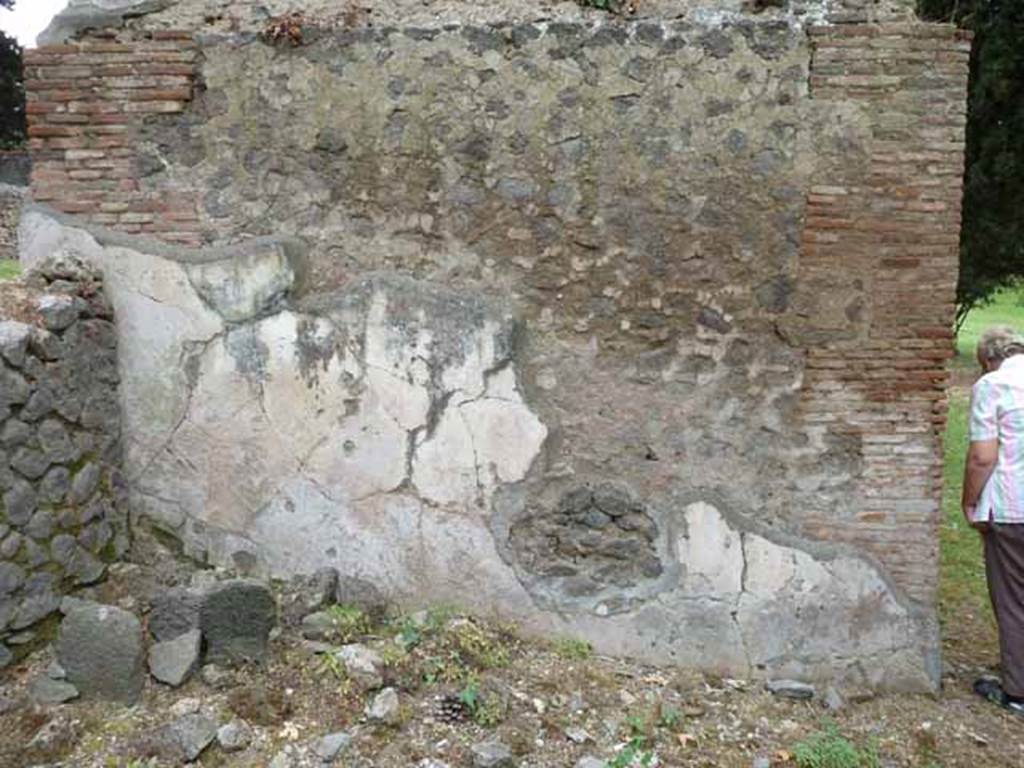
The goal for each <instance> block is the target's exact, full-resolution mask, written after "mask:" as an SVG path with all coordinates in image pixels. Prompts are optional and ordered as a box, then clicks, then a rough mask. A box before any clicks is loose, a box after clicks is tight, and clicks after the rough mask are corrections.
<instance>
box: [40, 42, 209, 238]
mask: <svg viewBox="0 0 1024 768" xmlns="http://www.w3.org/2000/svg"><path fill="white" fill-rule="evenodd" d="M196 55H197V52H196V49H195V46H194V45H193V43H192V39H191V33H188V32H153V33H152V35H151V37H150V38H149V39H145V40H139V41H132V42H117V41H114V40H109V39H106V40H105V39H99V40H89V41H86V42H80V43H69V44H66V45H51V46H44V47H41V48H37V49H34V50H30V51H26V52H25V90H26V94H27V101H28V103H27V107H26V111H27V114H28V135H29V141H30V148H31V151H32V157H33V163H34V164H33V169H32V194H33V196H34V198H35V199H36V200H38V201H41V202H46V203H48V204H50V205H52V206H53V207H54V208H56V209H57V210H60V211H63V212H65V213H75V214H81V215H82V216H84V217H85V218H87V219H88V220H90V221H92V222H94V223H97V224H103V225H106V226H108V227H111V228H113V229H117V230H120V231H122V232H128V233H147V234H152V235H154V236H157V237H160V238H161V239H164V240H168V241H171V242H181V243H187V244H198V243H199V242H200V235H199V221H198V216H197V213H196V208H195V202H194V196H193V195H192V194H191V192H177V191H173V190H171V191H167V192H165V193H163V194H159V195H156V194H144V193H142V192H140V187H139V170H138V166H137V149H136V147H135V142H136V140H137V134H138V129H139V127H140V126H141V124H142V121H143V120H144V119H145V118H146V117H147V116H149V115H154V114H168V113H177V112H183V111H184V110H185V109H186V107H187V105H188V103H189V102H190V101H191V99H192V90H193V81H194V68H195V63H194V62H195V59H196Z"/></svg>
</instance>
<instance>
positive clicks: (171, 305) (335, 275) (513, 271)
mask: <svg viewBox="0 0 1024 768" xmlns="http://www.w3.org/2000/svg"><path fill="white" fill-rule="evenodd" d="M242 5H244V4H242ZM389 7H390V6H389ZM852 7H853V6H852V4H851V5H850V8H852ZM879 7H881V6H879ZM196 8H198V5H196V4H193V3H181V4H175V5H174V6H173V7H172V8H170V9H168V10H167V11H165V12H162V13H158V14H154V15H153V16H145V17H143V18H141V19H139V20H136V21H134V22H131V23H130V24H129V25H128V28H127V29H126V30H121V31H119V32H117V33H111V35H112V36H113V37H116V40H115V39H113V37H111V39H108V40H106V41H105V42H96V41H82V42H78V43H71V44H67V45H65V46H63V47H59V48H58V47H49V48H47V47H44V48H41V49H39V50H38V51H37V52H36V53H35V54H33V57H32V58H31V59H30V61H29V70H30V77H31V78H33V83H34V86H33V87H32V88H30V92H29V101H30V103H31V104H37V105H38V106H36V107H34V108H31V109H30V113H31V115H30V118H31V120H32V125H31V126H30V131H35V132H34V133H33V134H32V135H33V139H32V141H33V142H34V144H33V146H34V148H35V149H36V151H38V152H41V153H43V157H45V158H46V159H47V162H48V163H49V165H48V166H45V165H43V164H40V163H39V162H38V160H37V169H38V170H37V172H36V173H35V175H34V188H35V189H36V191H37V192H38V193H41V194H37V198H39V199H41V200H43V201H45V202H49V203H51V204H52V205H53V206H54V207H55V208H58V209H60V210H63V211H65V212H68V213H77V214H81V215H82V218H83V219H84V220H88V221H91V222H92V223H99V224H105V225H107V226H109V227H112V228H114V229H117V230H120V231H121V232H128V233H139V232H143V233H148V234H152V235H154V236H158V237H160V238H162V239H164V240H180V241H185V242H192V243H195V242H199V241H200V240H202V241H204V242H206V243H207V244H209V246H210V247H209V248H207V249H205V250H195V251H192V250H180V249H177V250H176V249H173V248H167V247H162V246H159V245H157V244H154V243H142V242H134V243H133V242H129V241H124V240H121V239H119V238H118V236H117V235H115V234H112V233H110V232H101V231H98V230H93V231H92V232H91V233H90V232H87V231H85V230H83V229H81V225H74V226H70V225H71V222H62V221H61V220H59V218H58V219H55V218H53V217H52V216H51V215H50V214H48V213H47V212H45V211H42V210H36V211H34V212H33V213H31V214H30V215H29V217H28V221H27V223H26V224H25V225H24V226H23V232H24V234H25V239H26V245H25V246H24V247H25V255H26V258H29V259H32V258H35V254H42V253H46V252H47V251H52V250H53V249H54V248H55V247H59V248H61V249H70V250H71V251H73V252H75V253H78V254H80V255H82V256H83V258H87V259H90V260H92V261H93V262H95V263H96V264H98V265H99V266H100V267H101V268H102V269H103V270H104V274H105V275H106V276H107V286H108V290H109V291H110V293H111V297H112V300H113V302H114V304H115V308H116V309H117V312H118V315H119V316H120V317H122V318H132V321H131V322H127V323H126V322H122V323H121V325H120V350H121V356H122V360H123V361H125V363H124V364H123V371H124V382H123V395H122V397H123V403H124V411H125V419H126V431H127V433H128V434H129V435H130V436H131V439H130V440H129V442H128V444H127V448H126V450H127V452H126V457H125V461H126V472H127V475H128V478H129V486H130V489H131V494H132V496H131V498H132V504H133V509H134V511H135V512H136V513H137V514H138V515H140V516H142V517H145V518H146V519H148V520H150V521H154V522H155V523H156V524H158V525H159V526H161V527H163V528H165V529H167V530H169V531H172V532H174V533H175V535H177V536H178V537H180V538H181V539H182V541H183V542H184V543H185V546H186V548H187V550H188V551H189V552H190V553H191V554H193V555H194V556H196V557H197V558H200V559H206V560H209V561H212V562H216V563H220V564H229V565H232V566H234V567H236V568H239V569H242V570H248V571H253V572H272V573H277V574H291V573H295V572H310V571H312V570H313V569H315V568H316V567H318V566H321V565H332V566H336V567H338V568H339V569H340V570H341V571H342V572H343V573H344V574H346V575H349V576H355V577H361V578H364V577H365V578H372V579H373V580H375V581H376V582H378V583H379V584H380V585H381V586H382V587H383V588H384V589H385V590H386V591H387V592H389V593H390V594H392V595H393V596H395V597H397V598H399V599H402V598H416V599H427V600H439V599H441V600H453V601H456V602H460V603H463V604H469V605H471V606H473V607H475V608H478V609H481V610H488V611H489V610H499V611H501V612H503V613H507V614H509V615H512V616H514V617H516V618H517V619H519V620H520V621H521V622H522V623H523V624H524V626H527V627H531V628H535V629H542V630H551V631H559V632H572V633H578V634H582V635H585V636H587V637H589V638H591V639H593V640H594V641H595V642H596V643H597V644H598V645H599V647H600V648H601V649H602V650H605V651H609V652H617V653H627V654H632V655H636V656H641V657H646V658H657V659H674V660H677V661H680V662H684V663H690V664H696V665H699V666H713V667H716V668H719V669H722V670H729V671H736V672H742V673H744V674H747V673H751V674H780V673H793V674H802V675H807V676H819V677H837V678H843V679H844V680H849V681H853V682H856V683H858V684H867V685H870V686H874V687H894V688H913V687H918V688H921V687H928V686H929V685H932V684H934V682H935V680H936V674H937V639H936V638H937V631H936V625H935V617H934V587H935V578H936V557H935V526H936V522H937V515H938V492H939V489H938V483H937V473H938V470H939V445H938V440H939V434H940V430H941V426H942V420H943V415H942V388H943V385H944V382H945V371H944V360H945V359H946V357H948V355H949V354H950V347H951V345H950V340H949V331H948V328H949V325H950V320H951V317H952V300H953V286H954V284H955V272H956V240H957V231H958V225H959V195H960V174H961V173H962V165H961V164H962V144H963V125H964V110H965V105H964V101H965V90H966V73H967V56H968V47H969V45H968V43H967V42H965V41H963V40H961V39H959V38H958V37H957V34H956V33H955V31H954V30H953V29H952V28H949V27H944V26H930V25H921V24H917V23H908V22H906V21H902V20H895V19H896V18H897V17H898V16H900V13H901V12H900V9H899V7H897V6H893V7H891V8H889V10H888V11H885V12H883V11H872V13H876V12H877V13H879V14H881V18H880V20H879V23H872V24H852V23H842V24H826V25H822V26H812V27H806V26H804V25H803V23H802V22H801V21H800V20H799V19H798V18H797V16H794V15H793V14H792V13H788V12H787V13H778V14H774V15H772V14H768V15H766V16H750V15H743V14H732V12H731V11H730V13H729V14H725V15H722V14H719V16H716V17H714V18H711V17H706V16H701V15H700V14H699V13H696V12H695V13H691V14H689V15H688V16H686V17H685V18H666V17H658V16H645V15H644V14H643V13H641V14H640V15H639V16H638V17H637V18H636V19H635V20H633V21H628V22H627V21H622V20H614V19H609V18H608V17H606V16H602V15H593V14H591V15H576V16H572V17H556V18H551V19H544V20H540V19H537V18H536V16H534V17H533V18H530V14H526V18H520V17H518V16H517V17H516V18H514V19H506V18H502V19H500V20H498V21H486V22H485V21H480V22H479V23H470V24H446V23H434V24H431V23H428V20H419V22H420V23H417V24H415V25H413V24H407V25H403V24H401V23H396V25H395V26H393V27H375V26H366V25H365V24H364V23H360V22H358V20H351V19H341V20H339V21H338V23H337V24H331V23H324V24H315V23H310V24H308V25H307V26H306V27H304V29H303V44H302V45H299V46H291V45H288V44H277V45H274V44H271V43H270V42H268V41H267V40H266V39H265V38H264V37H262V36H261V34H260V32H261V30H262V24H259V25H255V24H254V21H253V19H249V20H248V21H247V17H244V15H243V16H230V14H228V15H225V16H221V17H217V18H214V17H213V16H210V18H209V19H206V20H204V21H203V22H199V21H197V20H195V19H193V20H192V21H189V19H190V18H191V17H189V16H188V13H189V12H191V11H194V10H195V9H196ZM837 8H838V6H837ZM190 9H191V10H190ZM448 10H449V11H450V10H451V9H448ZM818 10H819V11H820V10H821V8H819V9H818ZM833 10H834V9H833ZM904 10H905V9H904ZM446 12H447V11H446ZM844 12H848V13H849V14H850V15H849V16H847V17H843V18H865V17H867V14H865V13H862V12H859V11H855V10H849V9H847V11H844ZM524 13H525V11H524ZM730 14H732V15H730ZM858 14H859V15H858ZM806 15H807V14H805V16H806ZM229 16H230V18H229ZM813 17H814V18H821V19H827V18H828V13H824V12H822V13H816V15H814V16H813ZM837 18H839V17H837ZM204 19H205V17H204ZM833 20H835V19H833ZM173 24H183V25H184V24H194V25H196V27H195V28H194V29H195V33H194V34H185V33H182V32H180V31H175V30H174V29H173V28H171V26H170V25H173ZM186 28H192V27H186ZM95 46H100V48H97V47H95ZM101 48H102V50H101ZM115 49H116V50H115ZM144 51H152V52H159V53H160V54H161V55H162V56H164V55H165V56H168V57H171V58H174V63H175V66H176V67H178V66H180V67H181V68H180V69H176V70H175V73H174V74H173V77H175V78H179V79H178V80H176V81H175V84H174V87H175V88H176V89H180V90H176V91H175V93H174V94H173V97H171V96H170V95H168V98H167V99H163V98H162V97H161V98H159V99H157V97H156V96H155V95H154V93H153V89H158V88H162V87H164V86H165V85H168V84H167V83H163V82H162V81H160V82H158V80H156V79H154V78H162V77H164V75H162V74H155V73H153V72H151V71H149V70H148V69H146V67H147V66H149V65H147V64H145V63H143V61H142V60H141V58H142V57H143V56H144V53H143V52H144ZM108 56H122V57H126V58H125V59H124V67H125V69H124V70H117V74H114V73H111V72H108V71H107V70H106V69H104V68H105V67H107V66H110V63H109V62H108V61H107V59H106V57H108ZM134 57H138V60H136V59H135V58H134ZM186 70H188V71H186ZM168 74H170V73H168ZM65 75H66V76H73V77H78V78H82V82H83V83H86V86H85V90H84V91H83V90H79V91H76V93H77V94H78V97H76V98H79V97H80V98H82V100H81V101H76V100H73V99H71V98H70V97H69V98H66V99H63V98H62V96H61V94H60V93H59V92H58V91H56V90H55V89H52V88H50V87H49V86H47V85H46V83H49V82H51V81H53V80H56V79H57V78H58V76H65ZM121 77H129V78H137V80H135V84H134V85H133V86H131V87H132V88H133V89H137V90H138V93H139V94H141V95H140V96H139V98H140V101H139V102H133V101H127V100H126V99H127V98H128V97H127V96H125V94H127V93H129V91H125V90H120V88H121V85H119V84H118V82H119V81H117V78H121ZM116 81H117V82H116ZM188 84H194V85H195V87H194V88H192V89H191V90H190V89H189V88H188ZM44 94H45V95H44ZM86 96H87V98H86ZM147 99H149V101H147ZM153 99H157V100H156V101H153ZM134 103H141V104H149V105H150V106H147V107H146V108H145V109H142V108H135V107H133V106H132V105H133V104H134ZM82 105H85V106H82ZM157 105H166V107H164V106H160V107H159V108H157ZM76 113H81V114H84V115H86V118H85V119H84V120H83V119H81V118H79V117H73V115H74V114H76ZM106 114H110V115H115V116H116V120H117V122H115V123H114V124H116V125H120V126H122V128H123V130H122V131H121V132H122V134H123V135H124V136H127V137H130V140H129V139H124V140H122V141H123V143H122V144H120V145H119V146H117V147H114V148H113V149H114V150H116V156H117V157H118V158H120V159H119V160H118V163H119V164H120V165H119V167H120V169H121V170H120V171H118V172H119V173H123V174H125V176H126V177H127V178H125V179H120V180H117V181H116V182H115V180H114V179H112V178H105V177H104V176H103V175H102V174H103V173H104V171H103V167H105V166H97V167H96V168H90V167H88V166H87V164H88V163H89V162H98V163H101V164H102V163H106V162H107V160H106V159H105V158H100V157H99V156H96V157H91V156H90V157H86V156H85V155H82V154H81V153H82V152H83V151H84V152H85V153H86V154H89V153H92V152H99V151H100V150H99V149H98V148H97V147H98V146H99V143H98V142H99V137H100V136H101V135H102V131H96V130H94V128H95V127H97V126H101V125H102V124H103V123H102V122H101V121H100V120H99V119H97V118H95V117H93V116H97V115H99V116H102V115H106ZM72 117H73V124H76V125H77V127H74V128H71V129H67V130H69V131H70V133H69V134H68V135H61V136H57V135H46V134H47V132H49V131H51V130H53V128H54V127H55V126H59V125H60V124H61V123H62V121H63V120H64V119H65V118H72ZM40 130H41V131H42V133H40V132H39V131H40ZM62 130H64V129H62ZM55 140H57V141H63V140H69V141H71V142H72V144H73V145H74V146H71V145H67V146H66V147H63V146H61V145H58V144H54V143H53V142H54V141H55ZM84 147H87V148H85V149H83V148H84ZM83 171H84V172H85V173H84V174H83ZM72 174H74V175H72ZM69 180H73V184H75V185H76V186H75V189H76V197H78V198H81V199H83V200H85V202H84V203H81V204H77V203H74V202H73V201H72V202H71V205H68V204H67V203H68V202H69V200H70V198H68V197H66V196H64V195H62V194H61V193H60V189H61V188H62V187H63V185H64V184H67V183H72V182H71V181H69ZM122 181H124V182H126V183H125V184H124V189H123V190H121V189H120V184H121V182H122ZM78 193H82V194H78ZM146 201H150V202H149V203H147V202H146ZM156 201H160V202H159V204H158V203H157V202H156ZM165 202H166V204H167V205H168V206H169V208H168V209H167V210H163V209H158V205H162V204H165ZM147 204H148V205H150V207H151V209H149V210H147V211H146V212H145V215H146V216H147V218H146V220H145V221H141V220H136V218H135V217H136V216H138V215H142V214H140V213H139V212H137V211H136V207H135V206H138V205H147ZM125 205H127V206H129V208H128V209H124V208H118V209H116V210H111V209H104V206H125ZM129 209H130V210H129ZM126 212H127V217H125V216H126ZM253 238H262V239H256V240H253Z"/></svg>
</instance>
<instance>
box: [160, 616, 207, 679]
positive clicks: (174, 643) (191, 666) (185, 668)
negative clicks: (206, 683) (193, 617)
mask: <svg viewBox="0 0 1024 768" xmlns="http://www.w3.org/2000/svg"><path fill="white" fill-rule="evenodd" d="M201 645H202V634H201V633H200V632H199V630H197V629H194V630H192V631H191V632H186V633H184V634H183V635H179V636H178V637H176V638H174V639H173V640H167V641H165V642H162V643H153V644H152V645H151V646H150V647H149V672H150V674H151V675H153V677H155V678H156V679H157V680H159V681H160V682H161V683H167V684H168V685H170V686H172V687H175V688H176V687H177V686H179V685H181V684H182V683H184V682H185V680H187V679H188V676H189V675H191V674H192V673H193V672H194V671H195V669H196V666H197V665H198V664H199V651H200V648H201Z"/></svg>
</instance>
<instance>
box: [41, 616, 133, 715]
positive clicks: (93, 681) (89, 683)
mask: <svg viewBox="0 0 1024 768" xmlns="http://www.w3.org/2000/svg"><path fill="white" fill-rule="evenodd" d="M56 649H57V660H58V661H59V662H60V664H61V666H63V667H64V669H65V670H66V671H67V679H68V682H70V683H71V684H72V685H74V686H75V687H76V688H77V689H78V690H79V692H80V693H81V694H82V697H83V698H89V697H95V698H100V699H107V700H109V701H115V702H119V703H121V704H126V705H128V706H131V705H132V704H134V703H135V702H136V701H138V699H139V696H140V695H141V693H142V685H143V681H144V680H145V669H144V666H143V661H144V658H145V654H144V649H143V643H142V624H140V623H139V620H138V619H137V618H136V617H135V616H134V615H133V614H131V613H129V612H128V611H124V610H122V609H120V608H117V607H115V606H112V605H101V604H100V603H93V602H88V601H84V600H83V601H76V602H75V603H74V604H73V605H71V606H70V607H69V610H68V613H67V615H66V616H65V617H64V620H63V621H62V622H61V625H60V631H59V633H58V635H57V643H56Z"/></svg>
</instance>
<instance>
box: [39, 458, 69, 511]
mask: <svg viewBox="0 0 1024 768" xmlns="http://www.w3.org/2000/svg"><path fill="white" fill-rule="evenodd" d="M70 487H71V473H70V472H68V470H67V468H66V467H52V468H51V469H50V470H49V471H48V472H47V473H46V474H45V475H44V476H43V479H42V481H41V482H40V483H39V498H40V499H42V500H43V501H44V502H45V503H48V504H60V503H61V502H63V501H64V497H65V496H67V493H68V489H69V488H70Z"/></svg>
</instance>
